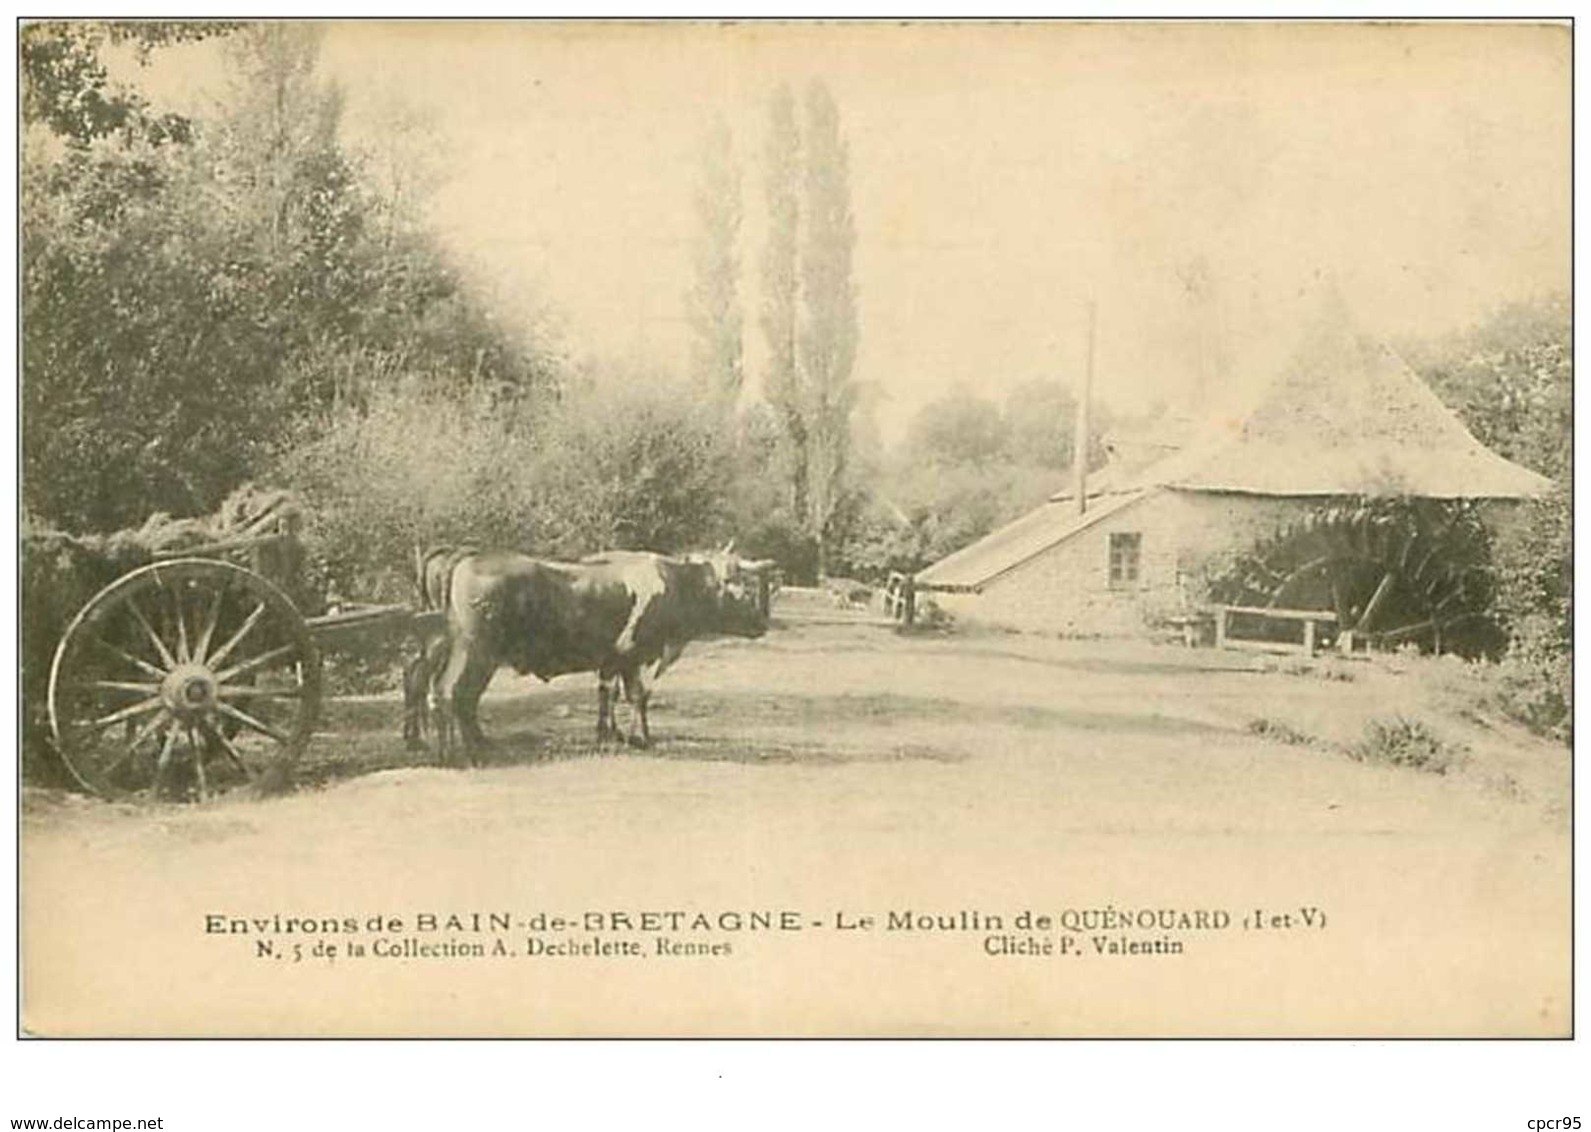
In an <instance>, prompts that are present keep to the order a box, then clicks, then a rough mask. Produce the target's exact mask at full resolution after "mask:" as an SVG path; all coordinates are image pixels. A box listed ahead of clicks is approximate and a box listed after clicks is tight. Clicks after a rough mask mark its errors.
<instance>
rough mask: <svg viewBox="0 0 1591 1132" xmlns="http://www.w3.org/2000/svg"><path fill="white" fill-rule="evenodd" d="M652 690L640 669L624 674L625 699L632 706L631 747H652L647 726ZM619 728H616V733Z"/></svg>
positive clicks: (629, 670) (650, 734)
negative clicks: (647, 708)
mask: <svg viewBox="0 0 1591 1132" xmlns="http://www.w3.org/2000/svg"><path fill="white" fill-rule="evenodd" d="M651 697H652V690H651V689H650V688H648V687H647V686H646V677H645V676H644V675H643V674H642V672H641V670H640V669H639V668H631V669H628V670H626V671H625V673H624V699H625V701H626V702H627V703H628V704H629V705H630V740H629V742H630V746H632V747H650V746H651V745H652V731H651V729H650V728H649V727H647V725H646V701H647V700H649V699H651ZM616 730H617V728H615V731H616Z"/></svg>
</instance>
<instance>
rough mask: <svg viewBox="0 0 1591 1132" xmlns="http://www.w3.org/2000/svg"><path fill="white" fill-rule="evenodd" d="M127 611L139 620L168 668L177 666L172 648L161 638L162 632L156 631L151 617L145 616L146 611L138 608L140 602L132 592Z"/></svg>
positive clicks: (134, 618)
mask: <svg viewBox="0 0 1591 1132" xmlns="http://www.w3.org/2000/svg"><path fill="white" fill-rule="evenodd" d="M127 611H128V612H129V613H131V614H132V615H133V620H135V621H137V622H138V624H139V626H140V627H141V628H142V629H143V631H144V633H145V634H146V635H147V636H148V637H149V640H150V642H151V643H152V644H154V646H155V652H156V653H157V654H159V656H160V660H161V662H162V663H163V664H165V666H166V667H167V668H168V669H169V668H175V667H177V658H176V657H174V656H172V655H171V650H170V649H168V648H167V647H166V642H165V641H163V640H161V639H160V634H159V633H157V632H155V629H154V626H152V625H150V624H149V618H147V617H145V616H144V611H143V610H142V609H139V608H138V603H137V602H136V601H134V600H133V596H132V595H131V594H128V595H127Z"/></svg>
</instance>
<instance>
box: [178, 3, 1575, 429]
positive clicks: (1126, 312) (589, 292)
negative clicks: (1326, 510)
mask: <svg viewBox="0 0 1591 1132" xmlns="http://www.w3.org/2000/svg"><path fill="white" fill-rule="evenodd" d="M1569 48H1570V37H1569V34H1568V32H1567V31H1566V30H1562V29H1555V28H1550V27H1539V26H1524V25H1514V26H1501V25H1486V26H1481V25H1459V24H1441V25H1425V26H1413V27H1396V26H1387V25H1383V26H1372V25H1359V26H1332V25H1320V24H1304V23H1294V24H1287V25H1273V24H1246V25H1235V24H1226V25H1202V24H1195V23H1178V24H1084V23H1061V24H1047V25H1035V24H1027V25H947V24H938V25H923V24H914V25H896V24H876V25H859V24H849V25H814V24H807V25H787V24H778V23H763V24H755V25H733V26H720V25H712V24H680V23H677V24H671V25H667V26H656V25H652V26H647V25H623V24H606V25H602V26H594V25H569V24H557V23H531V24H525V23H521V24H500V23H467V22H461V23H451V24H446V25H437V24H383V23H355V24H333V25H330V27H329V29H328V32H327V35H326V38H325V40H324V45H323V66H324V68H325V70H326V72H327V74H328V75H330V76H333V77H335V78H336V80H337V81H338V82H339V83H341V84H342V86H343V87H344V90H345V92H346V97H347V114H346V119H345V121H346V129H347V131H348V133H349V136H350V140H351V141H353V142H354V143H355V144H367V145H376V144H379V141H378V140H377V139H379V137H380V136H381V127H380V126H379V124H380V123H382V122H390V121H391V120H392V119H393V118H394V116H396V117H398V118H400V119H407V120H409V121H412V122H417V123H421V124H422V127H423V128H421V129H420V130H418V131H414V132H412V133H411V141H413V139H419V140H418V141H417V142H414V144H415V145H416V146H417V149H416V153H417V155H418V156H419V157H420V158H421V159H422V160H421V163H422V164H424V165H425V166H427V167H428V168H429V169H430V178H429V181H430V196H429V203H428V215H429V217H430V219H431V221H432V223H433V224H434V225H435V227H436V229H437V231H438V232H439V234H440V235H441V237H442V238H443V240H444V241H445V242H446V243H447V244H448V245H449V246H450V247H451V248H453V249H454V250H455V251H456V252H458V254H459V255H460V256H461V257H462V258H463V259H464V260H466V261H467V262H468V263H469V264H470V265H471V267H472V270H474V271H477V272H478V273H479V274H480V275H481V277H482V278H483V279H485V280H486V281H488V282H489V284H490V287H491V289H492V291H493V293H494V294H495V295H496V296H497V297H498V299H499V300H500V301H501V302H502V303H503V305H504V310H505V314H506V315H507V316H508V317H524V318H529V317H531V316H532V315H535V316H538V317H546V316H548V315H549V314H550V315H551V316H552V317H553V318H554V320H555V321H556V323H557V325H559V326H560V327H561V330H562V333H563V335H564V337H565V339H566V342H567V345H568V347H569V348H570V349H571V351H572V352H573V353H575V354H576V355H590V356H596V357H618V358H636V357H645V358H647V359H649V360H652V361H654V362H662V363H665V364H671V365H677V366H682V365H683V364H684V360H685V358H686V356H687V353H686V351H687V332H686V325H685V322H684V310H685V295H686V292H687V290H688V288H689V286H690V282H691V275H690V248H691V236H692V224H693V214H692V209H691V193H692V189H693V184H694V179H695V178H696V176H697V175H698V170H699V155H700V152H701V148H702V145H703V139H704V136H705V133H706V131H707V129H708V128H709V126H710V124H711V123H712V122H713V121H714V119H715V117H721V118H722V119H723V120H724V121H725V122H726V123H727V124H728V126H729V127H730V130H731V132H732V135H733V139H734V146H735V150H736V156H737V159H738V161H739V163H740V167H741V175H742V195H743V206H744V212H745V221H744V224H743V227H742V233H741V235H742V240H741V249H740V255H741V261H742V268H743V279H742V289H741V298H742V304H743V307H744V309H745V313H746V342H745V345H746V356H747V362H748V370H749V372H750V375H751V380H752V382H753V383H755V381H756V379H757V376H758V375H759V374H760V372H761V369H762V359H763V350H762V343H761V340H760V331H759V329H758V326H757V320H756V310H757V305H758V293H757V278H758V273H757V267H758V263H759V261H760V257H761V254H762V238H763V222H762V213H763V209H762V202H763V178H762V168H761V156H762V149H763V145H764V144H765V143H764V133H765V130H764V125H765V120H766V116H767V102H768V97H769V95H770V93H771V92H772V91H773V90H774V89H775V87H776V86H777V85H778V84H779V83H781V82H788V83H790V84H792V86H793V87H794V88H795V89H797V90H798V91H799V90H800V89H801V88H802V87H803V86H804V85H805V84H807V83H809V82H811V81H813V80H821V81H823V82H824V83H826V84H827V85H828V86H829V88H830V89H831V91H832V92H833V95H834V97H835V100H836V102H837V103H838V106H839V108H840V113H841V120H842V126H843V129H844V132H845V135H846V139H847V143H848V146H849V154H850V164H851V188H852V208H853V212H854V215H855V220H856V229H857V244H856V249H855V281H856V287H857V292H858V304H859V315H860V322H861V343H860V348H859V352H858V355H857V361H856V370H855V376H856V378H857V379H858V380H860V381H861V382H863V383H864V384H865V385H866V386H867V388H868V389H869V390H870V392H871V396H872V405H873V411H874V412H875V414H876V417H877V419H878V422H879V425H880V427H881V429H882V431H883V433H884V435H885V436H886V438H891V437H894V436H898V435H900V433H901V432H902V431H903V430H904V428H905V426H906V422H907V421H908V420H909V418H910V415H911V414H912V413H913V412H914V411H915V410H916V409H917V408H918V407H920V406H921V405H922V404H924V403H925V402H927V401H929V400H932V399H933V398H935V397H938V396H942V395H944V394H945V393H947V392H949V391H951V390H953V389H956V388H957V387H960V388H963V389H967V390H970V391H972V392H975V393H980V394H984V395H988V396H993V397H996V398H1000V397H1002V396H1003V394H1004V393H1005V391H1006V390H1008V389H1010V388H1011V387H1013V386H1015V385H1016V384H1018V383H1021V382H1025V381H1030V380H1033V379H1035V378H1053V379H1056V380H1060V381H1064V382H1067V383H1070V384H1074V385H1075V384H1076V383H1077V382H1078V380H1079V377H1080V374H1081V373H1082V371H1083V369H1084V368H1085V365H1086V360H1087V333H1086V324H1087V315H1086V312H1087V309H1088V306H1089V304H1090V303H1091V302H1092V303H1093V304H1094V306H1095V309H1096V310H1097V337H1096V347H1095V356H1094V371H1095V392H1096V395H1097V396H1098V397H1099V398H1100V399H1101V400H1103V401H1105V402H1107V403H1111V404H1114V405H1116V406H1118V407H1121V408H1124V409H1129V410H1130V409H1134V408H1141V407H1143V406H1144V405H1147V404H1150V403H1153V402H1156V401H1167V402H1171V403H1174V404H1175V403H1177V402H1178V401H1179V400H1186V399H1188V398H1190V397H1196V398H1202V397H1207V396H1211V395H1213V393H1214V392H1216V391H1221V390H1228V389H1232V388H1243V387H1246V386H1251V385H1253V384H1255V383H1256V382H1260V381H1263V380H1264V379H1265V378H1266V377H1267V376H1268V375H1269V373H1270V372H1271V371H1273V370H1274V369H1275V368H1276V366H1277V364H1278V363H1279V361H1280V360H1281V358H1282V357H1283V356H1284V355H1285V353H1286V351H1287V349H1288V348H1289V346H1290V344H1291V342H1292V340H1293V339H1294V338H1295V337H1296V334H1297V332H1298V327H1299V324H1300V322H1301V321H1302V320H1303V319H1304V318H1305V317H1307V311H1308V309H1309V308H1310V307H1311V305H1312V304H1313V303H1315V302H1316V301H1317V298H1318V295H1319V294H1320V292H1321V291H1322V290H1324V289H1327V288H1330V289H1332V290H1334V291H1336V292H1337V293H1338V294H1340V296H1341V297H1342V299H1343V300H1345V301H1346V303H1347V305H1348V307H1349V309H1350V310H1351V311H1352V312H1353V313H1354V316H1355V317H1356V318H1357V319H1358V320H1359V322H1360V323H1361V324H1362V325H1363V327H1364V328H1365V329H1366V330H1368V331H1370V332H1372V333H1375V334H1378V335H1381V336H1384V337H1387V338H1391V339H1394V340H1395V339H1398V338H1403V337H1409V336H1427V335H1437V334H1442V333H1446V332H1450V331H1453V330H1457V329H1462V328H1463V327H1465V326H1468V325H1471V324H1473V323H1474V322H1475V321H1477V320H1478V319H1480V318H1482V317H1484V316H1485V315H1486V314H1487V313H1488V312H1489V311H1491V310H1493V309H1494V308H1496V307H1497V306H1498V305H1500V304H1502V303H1504V302H1508V301H1512V300H1517V299H1522V298H1528V297H1531V296H1534V295H1539V294H1542V293H1546V292H1550V291H1554V290H1558V291H1566V290H1567V289H1568V286H1569V280H1570V266H1571V247H1570V157H1571V155H1570V117H1569V115H1570V93H1569ZM189 73H190V74H191V75H193V76H198V75H200V74H201V73H202V69H195V70H192V71H191V72H189ZM191 81H192V82H193V83H195V84H197V82H198V79H197V78H194V79H192V80H191Z"/></svg>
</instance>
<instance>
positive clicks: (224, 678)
mask: <svg viewBox="0 0 1591 1132" xmlns="http://www.w3.org/2000/svg"><path fill="white" fill-rule="evenodd" d="M49 706H50V732H51V735H52V737H53V738H54V740H55V746H56V749H57V751H59V752H60V755H61V759H62V761H63V762H64V763H65V764H66V767H67V769H68V770H69V771H71V773H72V775H73V776H74V777H75V778H76V779H77V780H78V781H79V782H80V783H82V784H83V786H84V787H86V788H87V789H89V790H91V791H93V792H94V793H96V794H99V795H101V796H103V797H106V798H113V799H119V798H147V799H151V800H157V799H168V800H177V801H186V800H198V801H203V800H204V799H205V798H207V797H210V796H213V795H216V794H221V793H225V792H228V791H231V790H236V789H240V788H249V789H253V790H256V791H259V792H271V791H275V790H280V789H283V788H285V787H286V786H287V785H288V783H289V782H290V781H291V778H292V769H293V765H294V764H295V763H296V762H297V761H298V756H299V754H300V753H301V752H302V751H303V749H304V746H305V745H306V744H307V743H308V741H309V737H310V732H311V731H312V729H313V728H314V724H315V717H316V714H317V713H318V711H319V708H320V654H319V652H318V650H317V649H316V648H315V642H314V640H313V639H312V638H311V637H310V634H309V629H308V627H307V626H306V625H305V624H304V619H303V617H302V616H300V614H299V612H298V610H297V609H296V608H295V607H294V606H293V603H292V602H291V601H290V600H289V599H288V597H287V595H285V594H284V593H282V591H281V590H280V589H278V588H277V587H276V586H275V585H273V584H272V583H270V582H269V581H267V580H266V579H264V578H262V577H260V575H258V574H256V573H254V572H252V571H250V570H245V569H243V568H242V567H239V566H234V565H232V564H231V563H228V562H217V561H209V560H201V559H178V560H175V561H171V562H157V563H155V564H154V565H151V566H145V567H143V568H142V569H139V570H134V571H133V572H132V573H130V574H126V575H124V576H123V577H121V578H119V579H117V580H116V581H115V582H113V583H111V584H110V585H109V586H107V587H105V588H104V589H103V590H101V591H100V592H99V593H98V594H96V595H95V596H94V598H93V600H91V601H90V602H89V603H88V604H87V605H86V606H84V607H83V609H82V611H81V612H79V613H78V615H77V616H76V617H75V618H74V619H73V620H72V623H71V625H69V626H68V627H67V630H66V633H65V635H64V636H63V637H62V638H61V644H60V646H59V647H58V648H57V649H56V651H55V662H54V664H53V665H52V666H51V668H50V692H49Z"/></svg>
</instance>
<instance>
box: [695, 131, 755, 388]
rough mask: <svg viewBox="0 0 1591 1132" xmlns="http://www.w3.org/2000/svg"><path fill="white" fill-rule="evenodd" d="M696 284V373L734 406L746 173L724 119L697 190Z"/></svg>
mask: <svg viewBox="0 0 1591 1132" xmlns="http://www.w3.org/2000/svg"><path fill="white" fill-rule="evenodd" d="M695 206H696V243H695V247H694V249H693V251H694V255H693V267H694V272H695V283H694V285H693V287H692V289H691V293H690V296H689V309H690V314H689V322H690V330H691V369H692V371H693V373H694V374H695V375H696V378H697V382H698V384H699V385H700V387H701V389H702V391H703V392H704V393H706V395H707V396H709V397H710V398H712V399H714V400H716V401H718V402H720V403H722V404H725V405H730V406H732V405H733V404H734V402H735V399H736V398H737V397H738V396H739V395H740V387H741V383H742V381H743V380H744V371H743V366H742V358H741V329H742V327H741V313H740V296H739V286H738V281H739V274H740V254H739V250H738V241H739V237H740V170H739V168H738V166H737V165H736V163H735V155H734V150H733V146H732V142H731V139H730V135H729V127H728V126H727V125H726V124H725V123H724V121H723V119H721V118H720V119H717V120H715V121H714V123H713V126H712V129H711V130H709V132H708V134H707V138H706V141H705V144H704V146H703V150H702V166H701V172H700V180H699V181H698V183H697V186H696V194H695Z"/></svg>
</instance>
